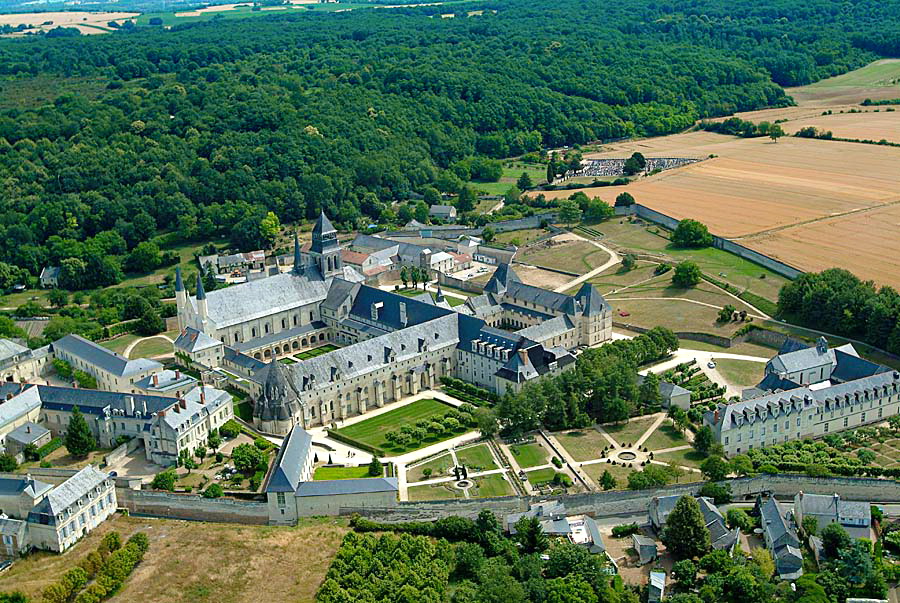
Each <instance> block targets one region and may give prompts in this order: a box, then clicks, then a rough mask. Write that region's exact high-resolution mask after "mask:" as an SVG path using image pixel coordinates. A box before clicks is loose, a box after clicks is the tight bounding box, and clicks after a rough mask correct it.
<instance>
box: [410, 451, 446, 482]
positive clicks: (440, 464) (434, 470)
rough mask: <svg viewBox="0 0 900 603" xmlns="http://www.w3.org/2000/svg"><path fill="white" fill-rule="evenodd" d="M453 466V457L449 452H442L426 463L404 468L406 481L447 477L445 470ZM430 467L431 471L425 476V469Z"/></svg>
mask: <svg viewBox="0 0 900 603" xmlns="http://www.w3.org/2000/svg"><path fill="white" fill-rule="evenodd" d="M452 466H453V459H451V458H450V453H449V452H448V453H446V454H442V455H441V456H439V457H437V458H433V459H431V460H430V461H428V462H426V463H422V464H421V465H416V466H415V467H409V468H407V470H406V480H407V481H408V482H421V481H423V480H426V479H435V478H438V477H447V475H448V473H447V470H448V469H450V467H452ZM426 469H431V473H430V474H429V476H428V477H427V478H426V477H425V470H426Z"/></svg>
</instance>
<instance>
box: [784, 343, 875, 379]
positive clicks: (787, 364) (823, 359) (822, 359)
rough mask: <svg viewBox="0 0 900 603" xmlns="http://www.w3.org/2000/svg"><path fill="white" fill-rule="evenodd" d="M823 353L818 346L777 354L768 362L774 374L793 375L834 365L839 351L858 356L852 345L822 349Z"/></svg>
mask: <svg viewBox="0 0 900 603" xmlns="http://www.w3.org/2000/svg"><path fill="white" fill-rule="evenodd" d="M824 350H825V351H824V352H822V351H821V350H820V347H818V346H812V347H806V348H802V349H799V350H794V351H792V352H787V353H785V354H778V355H777V356H775V357H774V358H772V360H770V361H769V363H770V364H771V366H772V368H773V369H774V371H775V372H776V373H780V372H786V373H793V372H797V371H803V370H807V369H810V368H814V367H817V366H822V365H823V364H831V365H834V364H835V357H834V353H835V351H836V350H840V351H842V352H844V353H847V354H851V355H853V356H858V354H857V353H856V350H855V349H854V348H853V345H852V344H849V343H848V344H846V345H842V346H840V347H837V348H828V347H825V348H824Z"/></svg>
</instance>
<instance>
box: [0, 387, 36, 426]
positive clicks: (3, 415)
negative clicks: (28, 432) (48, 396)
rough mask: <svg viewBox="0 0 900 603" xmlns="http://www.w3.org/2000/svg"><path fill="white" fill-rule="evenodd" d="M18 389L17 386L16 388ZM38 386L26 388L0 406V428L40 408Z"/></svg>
mask: <svg viewBox="0 0 900 603" xmlns="http://www.w3.org/2000/svg"><path fill="white" fill-rule="evenodd" d="M16 388H17V389H18V386H16ZM37 388H38V386H35V385H33V386H31V387H28V388H26V389H25V390H24V391H22V392H21V393H19V394H18V395H14V396H13V398H12V399H10V400H6V401H5V402H3V403H2V404H0V427H3V426H4V425H8V424H9V423H12V422H13V421H15V420H17V419H20V418H22V417H24V416H25V415H27V414H28V413H29V412H31V411H33V410H35V409H37V408H40V407H41V396H40V395H39V394H38V390H37Z"/></svg>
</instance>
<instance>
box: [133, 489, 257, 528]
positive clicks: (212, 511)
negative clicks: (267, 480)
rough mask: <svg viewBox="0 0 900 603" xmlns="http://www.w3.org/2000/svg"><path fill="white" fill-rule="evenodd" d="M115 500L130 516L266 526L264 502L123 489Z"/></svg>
mask: <svg viewBox="0 0 900 603" xmlns="http://www.w3.org/2000/svg"><path fill="white" fill-rule="evenodd" d="M116 496H117V497H118V499H119V507H120V508H125V509H128V512H129V513H131V514H132V515H147V516H150V517H166V518H170V519H189V520H195V521H218V522H225V523H245V524H257V525H265V524H268V523H269V512H268V508H267V506H266V503H264V502H257V501H248V500H237V499H232V498H216V499H212V498H203V497H202V496H200V495H199V494H173V493H170V492H147V491H143V490H125V489H117V491H116Z"/></svg>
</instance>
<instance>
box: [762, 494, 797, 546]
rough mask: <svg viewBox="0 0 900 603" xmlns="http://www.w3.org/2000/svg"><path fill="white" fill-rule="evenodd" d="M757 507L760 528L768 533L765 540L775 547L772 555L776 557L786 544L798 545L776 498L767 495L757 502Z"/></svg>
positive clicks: (795, 534) (795, 535) (795, 536)
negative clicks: (763, 499) (759, 502)
mask: <svg viewBox="0 0 900 603" xmlns="http://www.w3.org/2000/svg"><path fill="white" fill-rule="evenodd" d="M758 508H759V513H760V523H761V525H762V529H763V531H764V532H765V533H766V534H767V535H768V536H767V538H766V541H767V542H771V543H772V545H773V548H774V549H775V550H774V551H772V556H773V557H776V559H777V557H778V556H779V554H780V550H781V549H782V548H784V547H786V546H792V547H797V546H800V540H799V538H798V537H797V533H796V532H795V531H794V529H793V528H792V527H791V526H790V524H788V522H787V520H786V519H785V516H784V510H783V509H782V508H781V504H779V502H778V501H777V500H775V499H774V498H772V497H769V498H767V499H766V500H765V501H763V502H762V503H761V504H758Z"/></svg>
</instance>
